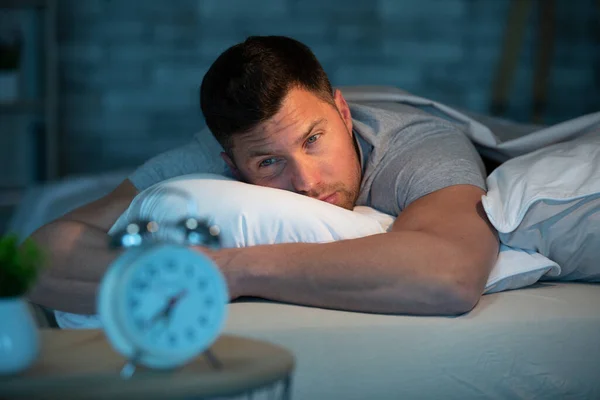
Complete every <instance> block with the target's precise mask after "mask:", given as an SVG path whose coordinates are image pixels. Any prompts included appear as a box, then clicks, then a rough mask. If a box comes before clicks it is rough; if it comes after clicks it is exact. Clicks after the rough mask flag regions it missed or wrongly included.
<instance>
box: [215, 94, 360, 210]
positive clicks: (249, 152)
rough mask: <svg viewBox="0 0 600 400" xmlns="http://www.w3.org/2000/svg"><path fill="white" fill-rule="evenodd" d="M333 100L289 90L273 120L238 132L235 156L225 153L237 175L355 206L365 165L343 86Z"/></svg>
mask: <svg viewBox="0 0 600 400" xmlns="http://www.w3.org/2000/svg"><path fill="white" fill-rule="evenodd" d="M334 99H335V104H336V106H335V107H334V106H333V105H331V104H329V103H327V102H325V101H323V100H321V99H320V98H319V97H317V96H316V95H315V94H313V93H311V92H308V91H305V90H302V89H291V90H290V91H289V92H288V94H287V96H286V97H285V99H284V101H283V103H282V106H281V109H280V110H279V112H278V113H277V114H275V115H274V116H273V117H272V118H271V119H270V120H269V121H267V122H265V123H263V124H261V125H259V126H258V127H256V128H255V129H254V130H252V131H250V132H248V133H246V134H243V135H236V136H234V139H233V148H232V149H231V153H232V154H231V156H232V158H233V159H232V158H230V157H229V156H228V155H226V154H225V153H223V158H224V159H225V161H226V162H227V164H228V165H229V167H230V168H231V170H232V172H233V174H234V175H235V176H236V177H237V178H238V179H240V180H243V181H245V182H248V183H251V184H255V185H260V186H268V187H272V188H277V189H283V190H289V191H292V192H295V193H299V194H303V195H306V196H309V197H313V198H316V199H319V200H323V201H326V202H329V203H332V204H335V205H337V206H340V207H343V208H347V209H352V208H353V207H354V204H355V202H356V198H357V197H358V191H359V188H360V181H361V167H360V162H359V159H358V154H357V152H356V149H355V146H354V139H353V137H352V118H351V116H350V110H349V109H348V105H347V104H346V101H345V100H344V98H343V97H342V94H341V93H340V92H339V91H336V92H335V95H334Z"/></svg>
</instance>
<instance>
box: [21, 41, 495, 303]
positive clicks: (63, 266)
mask: <svg viewBox="0 0 600 400" xmlns="http://www.w3.org/2000/svg"><path fill="white" fill-rule="evenodd" d="M200 102H201V108H202V112H203V114H204V117H205V119H206V123H207V125H208V127H209V128H210V130H211V131H212V133H213V134H214V136H215V137H216V139H217V140H218V141H219V142H220V144H221V145H222V146H223V148H224V150H225V152H224V153H223V154H222V157H223V158H224V160H225V161H226V163H227V165H228V166H229V168H230V170H231V173H232V174H233V175H234V176H235V177H237V178H238V179H240V180H243V181H246V182H248V183H252V184H256V185H262V186H269V187H275V188H280V189H285V190H289V191H293V192H296V193H299V194H302V195H306V196H310V197H313V198H316V199H319V200H322V201H327V202H330V203H333V204H335V205H338V206H340V207H344V208H347V209H352V208H353V207H354V206H355V205H367V206H371V207H374V208H376V209H379V210H381V211H383V212H386V213H389V214H393V215H396V216H397V219H396V221H395V223H394V225H393V228H392V229H391V231H390V232H388V233H385V234H380V235H374V236H369V237H365V238H360V239H353V240H346V241H338V242H334V243H327V244H309V243H292V244H276V245H266V246H255V247H248V248H241V249H222V250H219V251H208V250H207V249H198V251H203V252H205V253H206V254H208V255H209V256H210V257H212V259H213V260H214V261H215V262H216V264H217V265H218V266H219V268H220V269H221V270H222V272H223V273H224V275H225V277H226V279H227V283H228V286H229V290H230V292H231V297H232V299H235V298H237V297H239V296H257V297H263V298H267V299H272V300H277V301H284V302H291V303H297V304H304V305H312V306H318V307H324V308H333V309H344V310H356V311H364V312H377V313H403V314H420V315H432V314H434V315H448V314H460V313H464V312H468V311H469V310H471V309H472V308H473V307H474V306H475V305H476V303H477V302H478V300H479V298H480V296H481V293H482V291H483V288H484V286H485V283H486V281H487V278H488V274H489V272H490V270H491V268H492V267H493V265H494V263H495V261H496V258H497V254H498V241H497V237H496V233H495V231H494V230H493V228H492V227H491V225H490V224H489V222H488V221H487V219H486V216H485V213H484V212H483V211H482V207H481V202H480V199H481V197H482V195H484V194H485V172H484V168H483V166H482V162H481V159H480V158H479V156H478V154H477V153H476V151H475V149H474V147H473V146H472V144H471V143H470V142H469V140H468V139H467V138H466V136H465V135H464V134H463V133H462V132H461V131H460V130H459V129H458V128H457V127H456V126H454V125H452V124H451V123H449V122H447V121H444V120H442V119H439V118H437V117H435V116H432V115H429V114H427V113H425V112H422V111H420V110H417V109H414V108H411V107H408V106H402V105H397V104H387V105H381V104H379V105H376V104H374V105H348V104H347V103H346V101H345V100H344V97H343V96H342V94H341V93H340V91H338V90H335V91H334V90H332V87H331V84H330V82H329V80H328V78H327V76H326V74H325V72H324V71H323V69H322V67H321V65H320V64H319V62H318V61H317V59H316V58H315V57H314V55H313V53H312V52H311V51H310V50H309V49H308V48H307V47H306V46H304V45H303V44H301V43H299V42H297V41H295V40H292V39H289V38H285V37H251V38H249V39H247V40H246V41H245V42H243V43H240V44H238V45H236V46H233V47H232V48H230V49H228V50H227V51H225V52H224V53H223V54H222V55H221V56H219V58H218V59H217V60H216V61H215V63H214V64H213V65H212V66H211V68H210V70H209V71H208V72H207V74H206V76H205V77H204V79H203V82H202V86H201V94H200ZM198 158H200V157H198ZM200 162H201V160H200V161H199V160H198V159H195V156H194V153H193V145H190V146H187V147H183V148H181V149H177V150H175V151H171V152H169V153H166V154H163V155H161V156H159V157H157V158H155V159H153V160H151V161H149V162H148V163H146V164H145V165H144V166H142V167H141V168H139V169H138V170H137V171H136V172H134V173H133V174H132V175H131V176H130V177H129V179H127V180H125V181H124V182H123V183H122V184H121V185H119V186H118V187H117V188H116V189H115V190H114V191H113V192H112V193H110V194H109V195H107V196H106V197H104V198H102V199H100V200H98V201H95V202H93V203H91V204H88V205H86V206H83V207H81V208H79V209H77V210H75V211H73V212H71V213H69V214H68V215H66V216H64V217H62V218H60V219H59V220H57V221H55V222H52V223H50V224H48V225H46V226H44V227H42V228H40V229H39V230H38V231H37V232H35V233H34V234H33V238H34V239H35V240H37V241H38V242H39V243H41V244H43V245H44V246H45V247H46V248H47V249H48V250H49V253H50V254H51V257H50V264H51V267H50V268H49V270H48V271H47V273H46V274H45V275H44V276H43V277H42V279H41V280H40V282H39V284H38V285H37V287H36V288H35V289H34V290H33V292H32V294H31V299H32V301H33V302H36V303H39V304H41V305H43V306H46V307H48V308H51V309H59V310H63V311H67V312H74V313H94V312H95V293H96V288H97V285H98V282H99V280H100V279H101V277H102V275H103V274H104V272H105V270H106V268H107V266H108V265H109V263H110V262H111V261H112V260H113V259H114V258H115V257H116V254H115V253H114V252H112V251H109V249H108V248H107V245H106V243H107V231H108V230H109V228H110V227H111V226H112V224H113V223H114V222H115V220H116V219H117V217H118V216H119V215H120V214H121V213H122V212H123V211H124V210H125V209H126V208H127V206H128V205H129V204H130V202H131V200H132V199H133V197H134V196H135V195H136V194H137V193H138V192H139V191H141V190H143V189H144V188H146V187H148V186H150V185H152V184H154V183H157V182H159V181H161V180H164V179H168V178H170V177H173V176H176V175H183V174H189V173H194V172H197V171H199V170H201V168H202V165H201V164H200ZM241 201H243V200H241Z"/></svg>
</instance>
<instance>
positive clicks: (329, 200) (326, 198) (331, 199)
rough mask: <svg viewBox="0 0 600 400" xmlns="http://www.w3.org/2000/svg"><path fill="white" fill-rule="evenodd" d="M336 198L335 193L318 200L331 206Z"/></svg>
mask: <svg viewBox="0 0 600 400" xmlns="http://www.w3.org/2000/svg"><path fill="white" fill-rule="evenodd" d="M337 198H338V196H337V192H333V193H331V194H327V195H325V196H321V197H319V200H321V201H325V202H327V203H331V204H336V201H337Z"/></svg>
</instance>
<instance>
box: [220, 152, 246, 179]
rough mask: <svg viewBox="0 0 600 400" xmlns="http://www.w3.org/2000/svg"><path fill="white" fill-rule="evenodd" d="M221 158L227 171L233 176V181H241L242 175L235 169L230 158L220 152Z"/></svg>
mask: <svg viewBox="0 0 600 400" xmlns="http://www.w3.org/2000/svg"><path fill="white" fill-rule="evenodd" d="M221 158H222V159H223V161H225V163H226V164H227V166H228V167H229V170H230V171H231V174H232V175H233V177H234V178H235V179H237V180H238V181H241V180H242V175H241V174H240V170H239V169H237V167H236V166H235V163H234V162H233V160H232V159H231V157H229V154H227V153H226V152H224V151H223V152H221Z"/></svg>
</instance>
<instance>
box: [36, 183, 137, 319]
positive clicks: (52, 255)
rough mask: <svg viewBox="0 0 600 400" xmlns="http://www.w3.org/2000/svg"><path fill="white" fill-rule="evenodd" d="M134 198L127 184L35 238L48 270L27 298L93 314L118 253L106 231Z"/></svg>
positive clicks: (132, 191)
mask: <svg viewBox="0 0 600 400" xmlns="http://www.w3.org/2000/svg"><path fill="white" fill-rule="evenodd" d="M136 194H137V190H136V188H135V187H134V186H133V184H132V183H131V182H130V181H129V180H127V179H126V180H125V181H124V182H123V183H121V184H120V185H119V186H118V187H117V188H116V189H115V190H114V191H112V192H111V193H110V194H108V195H106V196H105V197H103V198H101V199H98V200H96V201H94V202H92V203H89V204H87V205H85V206H82V207H80V208H78V209H76V210H74V211H72V212H70V213H68V214H66V215H65V216H63V217H61V218H59V219H57V220H55V221H53V222H51V223H49V224H47V225H44V226H43V227H41V228H39V229H38V230H37V231H35V232H34V233H33V234H32V235H31V239H33V240H34V241H35V242H37V244H38V245H40V246H41V247H42V248H43V250H44V253H45V255H46V257H47V259H46V261H47V263H46V265H45V270H44V272H43V273H42V275H41V277H40V279H39V281H38V282H37V284H36V285H35V287H34V288H33V289H32V291H31V292H30V294H29V299H30V300H31V301H32V302H33V303H37V304H40V305H42V306H45V307H48V308H50V309H56V310H62V311H67V312H73V313H81V314H92V313H95V311H96V289H97V287H98V283H99V282H100V280H101V278H102V276H103V275H104V272H105V271H106V268H107V267H108V265H109V264H110V263H111V262H112V261H113V260H114V259H115V258H116V256H117V255H118V254H119V252H117V251H115V250H110V249H109V247H108V235H107V233H108V230H109V229H110V228H111V226H112V225H113V224H114V222H115V221H116V220H117V218H118V217H119V216H120V215H121V214H122V213H123V212H124V211H125V210H126V209H127V207H128V206H129V204H130V203H131V201H132V200H133V198H134V197H135V195H136Z"/></svg>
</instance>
